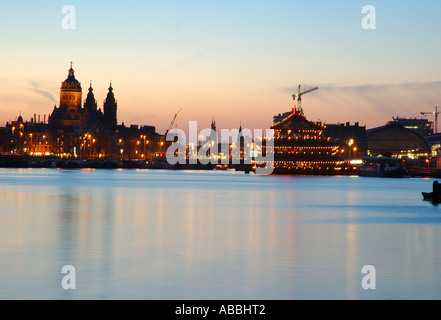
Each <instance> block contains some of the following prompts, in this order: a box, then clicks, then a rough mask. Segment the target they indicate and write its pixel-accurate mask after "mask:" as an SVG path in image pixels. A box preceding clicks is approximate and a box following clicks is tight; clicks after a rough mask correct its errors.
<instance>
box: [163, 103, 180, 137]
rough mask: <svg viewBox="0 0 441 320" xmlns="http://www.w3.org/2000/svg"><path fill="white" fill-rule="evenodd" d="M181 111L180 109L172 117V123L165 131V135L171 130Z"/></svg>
mask: <svg viewBox="0 0 441 320" xmlns="http://www.w3.org/2000/svg"><path fill="white" fill-rule="evenodd" d="M181 111H182V108H181V109H179V110H178V112H176V113H175V116H174V117H173V119H172V121H171V122H170V125H169V126H168V129H167V131H166V132H165V134H166V135H167V133H168V132H169V131H170V130H171V128H173V125H174V124H175V121H176V118H177V116H178V114H179V112H181Z"/></svg>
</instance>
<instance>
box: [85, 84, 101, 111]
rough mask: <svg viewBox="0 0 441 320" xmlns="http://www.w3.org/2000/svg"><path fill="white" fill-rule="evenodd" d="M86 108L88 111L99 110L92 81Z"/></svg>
mask: <svg viewBox="0 0 441 320" xmlns="http://www.w3.org/2000/svg"><path fill="white" fill-rule="evenodd" d="M84 108H85V109H87V110H88V111H96V110H97V109H98V105H97V103H96V100H95V95H94V94H93V88H92V81H91V82H90V87H89V93H88V94H87V98H86V100H85V101H84Z"/></svg>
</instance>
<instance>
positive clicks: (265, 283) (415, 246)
mask: <svg viewBox="0 0 441 320" xmlns="http://www.w3.org/2000/svg"><path fill="white" fill-rule="evenodd" d="M432 182H433V180H430V179H376V178H359V177H284V176H255V175H245V174H242V173H234V172H196V171H191V172H190V171H187V172H173V171H129V170H115V171H99V170H98V171H94V170H56V169H29V170H28V169H0V205H1V207H0V299H278V300H285V299H440V298H441V281H440V279H441V206H440V207H436V206H433V205H432V204H430V203H427V202H424V201H422V196H421V191H430V190H431V187H432ZM64 265H72V266H74V267H75V270H76V290H63V288H62V286H61V280H62V278H63V277H64V276H65V275H64V274H62V273H61V269H62V267H63V266H64ZM364 265H372V266H374V267H375V270H376V290H363V288H362V286H361V281H362V278H363V277H364V276H365V275H364V274H362V273H361V269H362V267H363V266H364Z"/></svg>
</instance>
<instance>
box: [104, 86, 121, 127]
mask: <svg viewBox="0 0 441 320" xmlns="http://www.w3.org/2000/svg"><path fill="white" fill-rule="evenodd" d="M117 108H118V105H117V102H116V100H115V96H114V94H113V88H112V81H110V86H109V92H108V93H107V97H106V100H105V101H104V119H105V123H106V124H107V125H108V126H116V125H117V118H116V117H117Z"/></svg>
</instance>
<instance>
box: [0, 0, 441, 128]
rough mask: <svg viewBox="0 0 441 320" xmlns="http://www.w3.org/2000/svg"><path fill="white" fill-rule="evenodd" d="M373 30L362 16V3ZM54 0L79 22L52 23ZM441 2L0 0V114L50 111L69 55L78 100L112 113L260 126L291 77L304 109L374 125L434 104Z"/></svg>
mask: <svg viewBox="0 0 441 320" xmlns="http://www.w3.org/2000/svg"><path fill="white" fill-rule="evenodd" d="M367 4H369V5H373V6H374V7H375V9H376V27H377V28H376V29H375V30H364V29H363V28H362V27H361V20H362V19H363V16H364V15H363V14H362V13H361V9H362V7H363V6H365V5H367ZM64 5H72V6H74V8H75V10H76V29H74V30H65V29H63V28H62V26H61V21H62V19H63V17H64V15H63V14H62V13H61V9H62V8H63V6H64ZM440 12H441V3H440V2H434V1H427V0H423V1H394V0H387V1H371V2H367V1H349V0H345V1H342V0H339V1H334V2H330V1H289V0H283V1H259V0H257V1H248V0H247V1H245V0H238V1H192V0H191V1H188V0H186V1H177V0H169V1H99V0H98V1H78V0H72V1H60V0H57V1H31V0H28V1H5V0H2V1H1V2H0V41H1V47H2V50H1V52H2V53H1V60H0V81H1V86H0V110H1V113H0V121H1V122H3V123H5V122H6V121H9V120H13V119H15V117H17V115H18V114H19V112H20V111H21V113H22V114H23V116H24V118H25V119H27V118H30V117H32V116H33V114H34V113H37V114H42V115H43V114H48V113H50V112H51V111H52V108H53V106H54V104H57V105H58V100H59V88H60V84H61V82H62V81H63V80H64V79H65V78H66V76H67V70H68V68H69V63H70V61H71V60H72V61H73V62H74V69H75V74H76V77H77V79H78V80H79V81H80V82H81V83H82V87H83V99H85V93H86V92H87V88H88V86H89V81H92V83H93V87H94V93H95V98H96V99H97V101H98V105H99V106H101V107H102V101H103V100H104V99H105V95H106V93H107V88H108V86H109V81H110V80H112V84H113V87H114V89H115V91H114V92H115V95H116V98H117V100H118V107H119V110H118V120H119V122H122V121H124V122H125V123H126V124H130V123H133V124H150V125H155V126H156V127H157V129H158V131H159V132H163V131H165V130H166V128H167V127H168V124H169V123H170V121H171V119H172V117H173V114H174V112H176V111H177V110H178V109H179V108H181V107H182V108H183V112H182V114H180V116H179V118H178V125H180V126H184V127H185V126H188V121H190V120H197V121H199V123H200V125H201V126H204V125H205V126H208V125H209V123H210V122H211V119H212V117H216V121H217V123H218V126H219V127H225V128H232V127H236V126H238V125H239V123H240V122H241V123H242V124H243V126H246V127H249V128H268V127H269V126H270V125H271V121H272V116H273V115H275V114H277V113H280V112H285V111H288V110H290V109H291V107H292V104H293V101H292V98H291V94H292V93H294V92H295V90H296V88H297V86H298V85H299V84H302V85H305V86H307V87H312V86H319V87H320V90H318V91H315V92H314V93H310V94H308V95H305V96H304V100H303V109H304V111H305V114H306V116H307V117H308V118H309V119H310V120H321V121H323V122H326V123H336V122H346V121H350V122H355V121H358V122H360V124H361V125H366V126H367V127H373V126H377V125H383V124H384V123H385V122H387V121H389V120H391V118H392V117H393V116H419V114H420V112H421V111H431V110H432V109H434V107H435V105H441V70H440V67H441V66H440V62H439V57H441V41H439V37H440V36H439V35H440V34H441V20H440V19H439V13H440Z"/></svg>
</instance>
